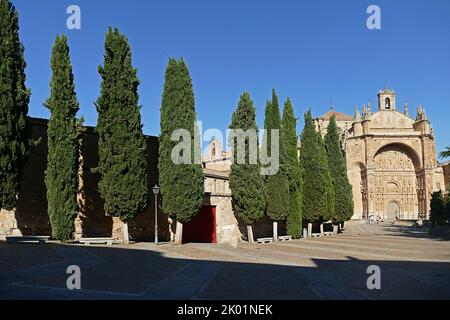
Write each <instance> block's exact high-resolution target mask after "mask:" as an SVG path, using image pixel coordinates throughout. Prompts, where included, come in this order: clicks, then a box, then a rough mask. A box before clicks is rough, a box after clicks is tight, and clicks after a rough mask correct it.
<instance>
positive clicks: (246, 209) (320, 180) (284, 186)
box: [0, 0, 353, 242]
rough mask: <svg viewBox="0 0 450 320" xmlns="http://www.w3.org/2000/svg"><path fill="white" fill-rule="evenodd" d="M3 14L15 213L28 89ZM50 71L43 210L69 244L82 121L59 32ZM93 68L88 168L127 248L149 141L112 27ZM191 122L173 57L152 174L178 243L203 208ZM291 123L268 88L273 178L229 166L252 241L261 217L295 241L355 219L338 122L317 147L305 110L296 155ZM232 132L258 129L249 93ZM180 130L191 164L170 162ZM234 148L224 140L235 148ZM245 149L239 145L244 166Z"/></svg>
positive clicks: (0, 133) (187, 89) (185, 82)
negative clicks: (316, 227) (274, 138)
mask: <svg viewBox="0 0 450 320" xmlns="http://www.w3.org/2000/svg"><path fill="white" fill-rule="evenodd" d="M0 17H1V22H0V24H1V25H0V41H1V47H0V63H1V66H0V72H1V78H0V99H1V108H0V150H1V153H0V187H1V189H0V190H1V191H0V207H1V208H6V209H13V208H14V207H15V206H16V201H17V194H18V192H19V190H20V180H21V175H22V167H23V163H24V161H25V159H26V155H27V151H28V145H29V141H30V140H29V134H28V132H27V126H26V119H27V117H26V115H27V112H28V102H29V97H30V91H29V89H27V88H26V87H25V73H24V69H25V61H24V57H23V46H22V45H21V43H20V41H19V35H18V31H19V25H18V14H17V11H16V10H15V8H14V7H13V6H12V5H11V3H10V1H9V0H0ZM51 68H52V78H51V82H50V97H49V98H48V99H47V100H46V101H45V103H44V105H45V106H46V107H47V108H48V109H49V110H50V112H51V117H50V120H49V124H48V164H47V170H46V173H45V183H46V187H47V200H48V213H49V216H50V222H51V226H52V236H53V237H54V238H56V239H61V240H69V239H71V238H72V237H73V232H74V219H75V217H76V215H77V212H78V211H79V208H78V204H77V193H78V192H79V181H78V179H79V172H80V170H84V168H81V167H80V153H79V149H80V145H81V143H82V140H81V137H82V133H83V132H82V131H83V130H82V125H81V124H82V119H77V116H76V114H77V112H78V109H79V104H78V101H77V97H76V92H75V81H74V76H73V72H72V66H71V62H70V51H69V46H68V44H67V38H66V36H64V35H62V36H57V37H56V40H55V43H54V46H53V50H52V57H51ZM98 71H99V74H100V76H101V78H102V83H101V94H100V97H99V98H98V99H97V101H96V103H95V105H96V109H97V112H98V121H97V128H96V130H97V133H98V135H99V164H98V167H97V168H95V169H93V171H94V172H96V173H98V174H99V176H100V180H99V185H98V188H99V192H100V195H101V197H102V198H103V200H104V209H105V212H106V213H108V214H109V215H112V216H117V217H120V218H121V219H122V221H124V228H123V230H124V240H125V242H127V241H128V231H127V230H128V228H127V221H128V220H129V219H131V218H133V217H134V216H135V215H136V214H137V213H139V212H141V211H143V209H144V208H145V207H146V206H147V204H148V196H149V186H148V183H147V154H146V152H147V151H146V150H147V148H146V140H145V137H144V135H143V133H142V122H141V115H140V106H139V104H138V99H139V97H138V86H139V79H138V78H137V71H136V69H135V68H133V65H132V55H131V48H130V46H129V43H128V40H127V38H126V37H125V36H124V35H122V34H121V33H120V32H119V31H118V30H117V29H112V28H110V29H109V30H108V32H107V34H106V37H105V53H104V64H103V66H100V67H99V70H98ZM196 117H197V116H196V111H195V98H194V92H193V86H192V80H191V77H190V75H189V71H188V68H187V66H186V64H185V62H184V61H183V60H182V59H180V60H175V59H170V60H169V63H168V65H167V68H166V73H165V83H164V91H163V95H162V103H161V135H160V146H159V161H158V169H159V175H160V176H159V182H160V185H161V194H162V199H163V200H162V209H163V212H164V213H166V214H168V215H169V216H170V217H171V218H172V219H174V220H176V221H177V238H176V240H177V241H178V242H181V241H182V224H183V223H186V222H189V221H190V220H192V218H193V217H195V215H196V214H197V212H198V211H199V208H200V207H201V205H202V201H203V192H204V190H203V188H204V187H203V173H202V168H201V164H200V163H198V162H197V161H196V160H197V159H195V154H196V152H199V150H196V149H195V148H196V146H199V145H198V144H196V142H197V140H198V139H199V137H198V135H197V133H196ZM296 122H297V119H296V118H295V115H294V111H293V107H292V104H291V101H290V100H289V98H288V99H287V100H286V102H285V104H284V109H283V116H282V117H281V116H280V108H279V103H278V97H277V95H276V92H275V90H273V92H272V98H271V100H269V101H267V105H266V111H265V120H264V128H265V129H266V130H269V131H268V132H270V130H279V136H280V144H279V151H280V168H279V171H278V172H277V173H276V174H274V175H268V176H264V177H263V176H261V175H260V168H261V164H259V162H258V163H257V164H235V163H236V161H234V164H233V165H232V167H231V173H230V189H231V190H232V199H233V208H234V210H235V213H236V214H237V215H238V216H239V217H240V218H241V219H242V220H243V221H244V223H245V224H246V225H247V226H248V233H249V240H250V241H252V240H253V233H252V228H251V226H252V224H253V223H255V222H256V221H258V220H259V219H260V218H261V217H262V216H263V215H264V214H266V215H268V216H269V217H270V218H271V219H272V220H273V221H274V234H275V235H276V233H277V222H279V221H284V220H286V221H287V231H288V233H289V234H290V235H293V236H295V237H299V236H300V235H301V229H302V217H303V219H304V220H305V221H308V222H309V221H311V222H317V221H319V222H321V221H326V220H333V221H335V222H342V221H345V220H347V219H349V218H350V216H351V213H352V212H353V204H352V196H351V187H350V184H349V183H348V179H347V175H346V168H345V161H344V157H343V154H342V151H341V148H340V144H339V136H338V133H337V127H336V123H335V119H332V120H331V122H330V126H329V128H328V133H327V135H326V136H325V141H324V140H323V139H322V137H321V135H320V134H319V133H317V132H316V130H315V128H314V123H313V120H312V117H311V113H310V112H308V113H306V115H305V128H304V130H303V133H302V136H301V145H302V147H301V156H300V158H299V157H298V152H297V134H296ZM229 128H230V129H242V130H244V131H246V130H249V129H255V130H256V131H257V130H258V128H257V126H256V109H255V107H254V105H253V101H252V100H251V98H250V95H249V94H248V93H244V94H242V96H241V98H240V101H239V104H238V106H237V109H236V110H235V112H234V113H233V116H232V120H231V124H230V126H229ZM177 129H184V130H186V131H187V132H188V133H189V134H190V139H191V140H190V146H191V147H190V150H181V153H186V154H184V156H186V155H187V156H188V158H189V161H187V162H186V163H182V164H174V162H173V159H172V156H173V154H172V153H173V150H174V147H175V145H176V144H177V141H176V139H174V138H173V137H172V134H173V132H174V131H175V130H177ZM266 132H267V131H266ZM264 139H265V140H264V144H265V145H267V146H268V153H269V155H270V154H271V152H272V150H271V141H270V139H271V135H265V136H264ZM235 143H236V141H230V144H232V145H234V144H235ZM247 145H248V141H247ZM248 152H249V150H248V148H246V159H248V158H249V154H248ZM181 156H183V155H181ZM304 186H307V187H304Z"/></svg>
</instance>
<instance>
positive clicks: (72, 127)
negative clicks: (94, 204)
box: [44, 35, 80, 240]
mask: <svg viewBox="0 0 450 320" xmlns="http://www.w3.org/2000/svg"><path fill="white" fill-rule="evenodd" d="M51 67H52V71H53V75H52V79H51V82H50V97H49V98H48V99H47V101H46V102H45V103H44V105H45V106H46V107H47V108H48V109H49V110H50V112H51V117H50V121H49V122H48V129H47V136H48V156H47V170H46V172H45V184H46V187H47V202H48V215H49V217H50V223H51V226H52V236H53V238H55V239H59V240H69V239H71V238H72V235H73V232H74V219H75V217H76V215H77V211H78V205H77V189H78V155H79V153H78V134H79V132H80V130H79V124H78V123H77V120H76V118H75V116H76V114H77V112H78V109H79V105H78V100H77V97H76V93H75V84H74V79H73V74H72V65H71V64H70V56H69V47H68V45H67V38H66V36H65V35H62V36H61V37H59V36H57V37H56V40H55V44H54V46H53V52H52V58H51Z"/></svg>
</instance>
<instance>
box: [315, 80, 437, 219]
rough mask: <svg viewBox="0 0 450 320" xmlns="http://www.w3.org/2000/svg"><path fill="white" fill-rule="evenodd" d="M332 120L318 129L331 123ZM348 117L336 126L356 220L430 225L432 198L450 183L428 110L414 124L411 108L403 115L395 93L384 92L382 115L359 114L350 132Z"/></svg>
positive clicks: (420, 110) (367, 110)
mask: <svg viewBox="0 0 450 320" xmlns="http://www.w3.org/2000/svg"><path fill="white" fill-rule="evenodd" d="M331 114H332V113H330V112H329V113H328V114H326V115H324V116H322V117H320V118H318V120H316V123H320V122H322V123H326V122H325V121H326V120H327V118H328V120H329V117H330V116H331ZM348 117H349V116H347V118H345V119H343V117H342V116H341V119H339V118H337V120H338V121H337V124H338V126H339V127H340V128H341V130H342V140H343V149H344V151H345V154H346V161H347V168H348V176H349V180H350V183H351V184H352V187H353V200H354V204H355V211H354V215H353V217H352V219H365V218H367V217H368V216H369V215H372V214H373V215H374V216H380V217H381V218H382V219H384V220H385V221H386V220H387V221H389V220H396V219H398V220H419V219H428V217H429V209H430V205H429V202H430V197H431V193H432V192H433V191H437V190H439V189H442V190H443V191H445V188H446V183H445V180H444V173H443V168H442V165H439V164H438V163H437V161H436V145H435V140H434V134H433V130H432V127H431V124H430V123H429V121H428V120H427V117H426V113H425V109H424V108H423V107H422V106H419V107H418V108H417V116H416V117H415V118H412V117H410V116H409V110H408V105H407V104H405V106H404V111H403V112H399V111H398V110H397V106H396V96H395V92H394V91H393V90H390V89H384V90H381V91H380V92H379V93H378V111H377V112H374V113H372V111H371V110H370V104H368V107H365V106H364V107H363V113H362V114H360V113H359V111H358V108H355V116H354V118H353V121H352V124H351V125H350V126H349V124H348ZM319 127H320V126H319ZM321 132H322V133H323V134H324V132H323V131H322V130H321Z"/></svg>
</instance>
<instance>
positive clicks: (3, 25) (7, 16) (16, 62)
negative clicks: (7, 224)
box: [0, 0, 31, 210]
mask: <svg viewBox="0 0 450 320" xmlns="http://www.w3.org/2000/svg"><path fill="white" fill-rule="evenodd" d="M25 67H26V63H25V59H24V49H23V46H22V44H21V43H20V40H19V17H18V13H17V11H16V9H15V8H14V6H13V5H12V4H11V2H10V1H9V0H0V208H5V209H7V210H11V209H14V208H15V207H16V203H17V195H18V193H19V190H20V182H21V178H22V170H23V165H24V163H25V160H26V156H27V152H28V132H27V125H26V123H27V113H28V102H29V100H30V94H31V93H30V90H29V89H27V88H26V86H25Z"/></svg>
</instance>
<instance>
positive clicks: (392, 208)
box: [386, 201, 400, 221]
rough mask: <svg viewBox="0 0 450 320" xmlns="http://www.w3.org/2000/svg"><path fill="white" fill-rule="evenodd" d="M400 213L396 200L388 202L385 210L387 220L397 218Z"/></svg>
mask: <svg viewBox="0 0 450 320" xmlns="http://www.w3.org/2000/svg"><path fill="white" fill-rule="evenodd" d="M399 215H400V205H399V204H398V202H396V201H391V202H389V203H388V206H387V210H386V217H387V221H394V220H397V219H398V218H399Z"/></svg>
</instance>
